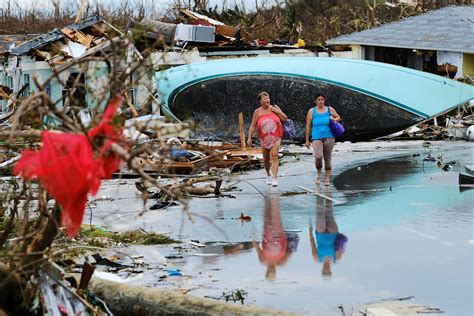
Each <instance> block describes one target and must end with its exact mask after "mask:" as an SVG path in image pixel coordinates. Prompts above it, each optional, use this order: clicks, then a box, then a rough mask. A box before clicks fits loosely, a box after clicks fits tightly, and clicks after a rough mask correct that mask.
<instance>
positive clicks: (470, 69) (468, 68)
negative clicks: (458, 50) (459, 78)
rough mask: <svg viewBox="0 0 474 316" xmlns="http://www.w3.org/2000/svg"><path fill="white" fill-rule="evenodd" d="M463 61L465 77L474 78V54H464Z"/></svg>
mask: <svg viewBox="0 0 474 316" xmlns="http://www.w3.org/2000/svg"><path fill="white" fill-rule="evenodd" d="M462 59H463V65H462V68H463V70H464V76H465V77H470V78H474V54H463V56H462Z"/></svg>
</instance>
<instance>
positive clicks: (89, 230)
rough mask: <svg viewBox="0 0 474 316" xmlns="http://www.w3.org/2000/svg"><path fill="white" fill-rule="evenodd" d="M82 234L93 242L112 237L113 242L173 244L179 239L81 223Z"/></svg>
mask: <svg viewBox="0 0 474 316" xmlns="http://www.w3.org/2000/svg"><path fill="white" fill-rule="evenodd" d="M80 236H81V237H82V238H86V239H90V240H91V242H93V241H94V240H97V239H104V238H106V239H110V241H111V242H115V243H125V244H134V245H159V244H172V243H177V242H178V241H176V240H174V239H171V238H169V237H168V236H166V235H163V234H157V233H147V232H144V231H141V230H138V229H137V230H132V231H127V232H122V233H114V232H111V231H108V230H107V229H104V228H102V227H99V226H92V227H91V226H90V225H81V231H80Z"/></svg>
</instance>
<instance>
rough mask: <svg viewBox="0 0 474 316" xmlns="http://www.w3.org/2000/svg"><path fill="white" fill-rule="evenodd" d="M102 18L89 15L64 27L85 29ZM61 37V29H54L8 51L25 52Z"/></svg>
mask: <svg viewBox="0 0 474 316" xmlns="http://www.w3.org/2000/svg"><path fill="white" fill-rule="evenodd" d="M102 20H103V19H102V17H100V16H91V17H88V18H86V19H84V20H82V21H81V22H79V23H73V24H70V25H67V26H65V28H68V29H74V30H82V29H85V28H86V27H89V26H91V25H94V24H97V23H98V22H100V21H102ZM63 37H64V35H63V33H61V31H60V30H59V29H54V30H52V31H51V32H49V33H46V34H42V35H39V36H37V37H35V38H33V39H32V40H30V41H28V42H25V43H23V44H21V45H19V46H17V47H15V48H13V49H12V50H11V51H10V53H11V54H12V55H22V54H26V53H28V52H30V51H32V50H33V49H36V48H40V47H42V46H44V45H45V44H48V43H51V42H54V41H57V40H59V39H61V38H63Z"/></svg>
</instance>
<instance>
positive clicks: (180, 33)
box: [174, 24, 216, 43]
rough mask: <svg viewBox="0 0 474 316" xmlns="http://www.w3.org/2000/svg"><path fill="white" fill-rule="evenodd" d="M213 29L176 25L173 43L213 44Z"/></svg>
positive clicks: (201, 26)
mask: <svg viewBox="0 0 474 316" xmlns="http://www.w3.org/2000/svg"><path fill="white" fill-rule="evenodd" d="M215 31H216V30H215V27H214V26H203V25H190V24H178V25H177V27H176V33H175V35H174V40H175V41H183V42H204V43H214V40H215Z"/></svg>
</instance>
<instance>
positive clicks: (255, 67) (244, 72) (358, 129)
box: [157, 57, 474, 140]
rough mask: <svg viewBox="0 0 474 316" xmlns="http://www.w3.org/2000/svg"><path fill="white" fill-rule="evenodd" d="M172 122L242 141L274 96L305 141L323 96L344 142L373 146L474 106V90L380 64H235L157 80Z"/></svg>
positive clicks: (179, 70) (301, 60)
mask: <svg viewBox="0 0 474 316" xmlns="http://www.w3.org/2000/svg"><path fill="white" fill-rule="evenodd" d="M157 82H158V92H159V93H158V94H159V98H160V102H161V103H162V108H163V110H164V112H165V114H173V115H175V116H177V117H178V118H179V119H186V118H191V117H192V118H194V120H195V121H197V122H198V123H199V125H200V126H202V127H203V128H204V129H206V130H209V131H212V132H213V133H214V134H216V135H219V136H238V134H239V128H238V119H237V117H238V113H239V112H243V114H244V117H245V120H246V124H247V126H248V124H249V123H250V118H251V116H252V113H253V111H254V110H255V109H256V108H257V107H258V102H257V94H258V93H259V92H260V91H267V92H269V93H270V96H271V99H272V103H275V104H278V105H279V106H281V107H282V109H283V110H284V111H285V113H286V114H287V115H288V116H289V117H290V118H292V119H293V121H294V122H295V125H296V128H297V131H298V137H299V138H303V136H304V124H305V119H306V113H307V111H308V109H309V108H310V107H312V106H313V102H312V101H313V98H314V96H315V94H316V93H318V92H322V93H324V94H325V95H326V96H327V101H328V102H329V104H330V105H331V106H334V108H336V110H337V111H338V113H339V114H340V115H341V116H342V118H343V120H344V125H345V126H346V133H345V134H344V135H343V138H344V139H350V140H367V139H371V138H375V137H379V136H383V135H387V134H390V133H393V132H397V131H400V130H402V129H404V128H406V127H408V126H411V125H413V124H415V123H416V122H419V121H421V120H423V119H426V118H428V117H431V116H433V115H436V114H439V113H441V112H444V111H446V110H448V109H450V108H454V107H455V106H457V105H459V104H461V103H464V102H466V101H467V100H469V99H471V98H474V87H473V86H469V85H465V84H462V83H459V82H457V81H453V80H450V79H447V78H444V77H440V76H436V75H432V74H429V73H424V72H420V71H416V70H411V69H408V68H403V67H399V66H393V65H388V64H383V63H377V62H369V61H361V60H349V59H340V58H317V57H288V58H286V57H274V58H236V59H225V60H215V61H208V62H202V63H195V64H189V65H185V66H180V67H175V68H171V69H168V70H166V71H162V72H158V73H157Z"/></svg>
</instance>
